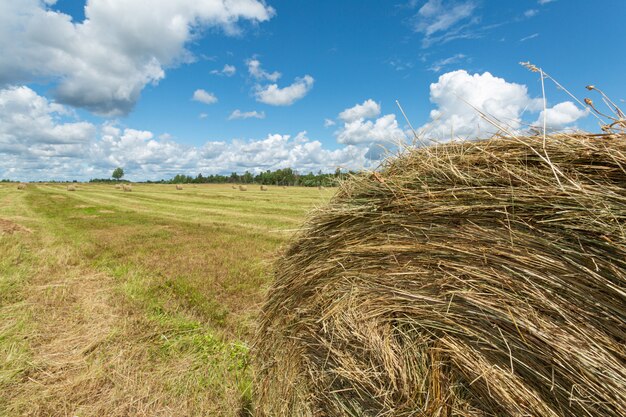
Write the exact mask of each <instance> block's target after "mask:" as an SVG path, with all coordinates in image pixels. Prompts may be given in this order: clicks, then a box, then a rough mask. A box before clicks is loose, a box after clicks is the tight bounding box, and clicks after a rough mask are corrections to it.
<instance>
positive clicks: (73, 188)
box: [67, 185, 76, 191]
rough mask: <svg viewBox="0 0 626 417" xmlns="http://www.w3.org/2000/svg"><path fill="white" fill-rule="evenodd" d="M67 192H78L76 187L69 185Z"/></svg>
mask: <svg viewBox="0 0 626 417" xmlns="http://www.w3.org/2000/svg"><path fill="white" fill-rule="evenodd" d="M67 191H76V186H75V185H68V186H67Z"/></svg>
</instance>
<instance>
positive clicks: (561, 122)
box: [533, 101, 589, 130]
mask: <svg viewBox="0 0 626 417" xmlns="http://www.w3.org/2000/svg"><path fill="white" fill-rule="evenodd" d="M544 114H545V121H546V127H547V129H550V130H558V129H562V128H564V127H566V126H567V125H570V124H572V123H574V122H576V121H577V120H579V119H582V118H583V117H586V116H587V115H588V114H589V109H584V110H583V109H580V108H578V107H577V106H576V105H575V104H574V103H572V102H571V101H564V102H562V103H559V104H557V105H555V106H553V107H550V108H548V109H546V110H545V113H544V111H543V110H542V111H541V113H539V118H538V119H537V120H536V121H535V123H533V125H534V126H536V127H543V121H544Z"/></svg>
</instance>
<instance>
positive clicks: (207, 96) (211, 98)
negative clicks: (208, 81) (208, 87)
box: [192, 89, 217, 104]
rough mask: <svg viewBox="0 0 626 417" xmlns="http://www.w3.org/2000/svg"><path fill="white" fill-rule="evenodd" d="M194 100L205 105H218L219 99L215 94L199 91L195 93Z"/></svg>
mask: <svg viewBox="0 0 626 417" xmlns="http://www.w3.org/2000/svg"><path fill="white" fill-rule="evenodd" d="M192 100H195V101H199V102H200V103H204V104H214V103H217V97H215V94H213V93H209V92H208V91H205V90H202V89H199V90H196V91H194V92H193V97H192Z"/></svg>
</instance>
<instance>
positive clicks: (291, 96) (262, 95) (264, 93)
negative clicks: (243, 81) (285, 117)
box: [255, 75, 315, 106]
mask: <svg viewBox="0 0 626 417" xmlns="http://www.w3.org/2000/svg"><path fill="white" fill-rule="evenodd" d="M314 82H315V80H314V79H313V77H311V76H310V75H305V76H304V77H302V78H296V80H295V81H294V83H293V84H291V85H289V86H287V87H284V88H280V87H278V84H270V85H267V86H264V87H262V86H259V85H257V91H256V93H255V95H256V99H257V101H259V102H261V103H265V104H269V105H272V106H290V105H292V104H293V103H295V102H296V101H298V100H300V99H301V98H303V97H304V96H306V95H307V93H308V92H309V91H311V89H312V88H313V83H314Z"/></svg>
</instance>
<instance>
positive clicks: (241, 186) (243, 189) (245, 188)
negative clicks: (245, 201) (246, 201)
mask: <svg viewBox="0 0 626 417" xmlns="http://www.w3.org/2000/svg"><path fill="white" fill-rule="evenodd" d="M239 191H248V187H247V186H245V185H240V186H239Z"/></svg>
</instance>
